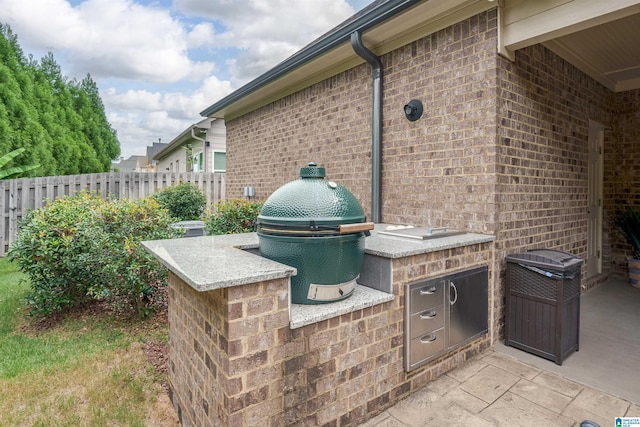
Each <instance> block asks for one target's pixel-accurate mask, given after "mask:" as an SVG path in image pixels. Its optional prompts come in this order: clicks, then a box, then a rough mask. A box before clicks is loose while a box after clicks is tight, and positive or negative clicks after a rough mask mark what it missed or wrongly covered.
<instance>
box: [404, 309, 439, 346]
mask: <svg viewBox="0 0 640 427" xmlns="http://www.w3.org/2000/svg"><path fill="white" fill-rule="evenodd" d="M444 315H445V310H444V304H442V305H439V306H438V307H433V308H428V309H426V310H422V311H420V312H418V313H414V314H412V315H411V317H410V319H409V322H410V324H409V329H410V335H411V338H412V339H413V338H416V337H419V336H421V335H424V334H427V333H429V332H432V331H435V330H436V329H440V328H442V327H443V326H444Z"/></svg>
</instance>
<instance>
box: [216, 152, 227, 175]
mask: <svg viewBox="0 0 640 427" xmlns="http://www.w3.org/2000/svg"><path fill="white" fill-rule="evenodd" d="M226 170H227V153H226V152H224V151H214V152H213V171H214V172H226Z"/></svg>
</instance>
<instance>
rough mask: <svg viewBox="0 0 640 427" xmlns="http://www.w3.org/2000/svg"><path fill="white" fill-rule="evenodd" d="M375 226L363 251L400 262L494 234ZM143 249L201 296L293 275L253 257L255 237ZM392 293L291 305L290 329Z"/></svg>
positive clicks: (362, 290)
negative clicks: (423, 234)
mask: <svg viewBox="0 0 640 427" xmlns="http://www.w3.org/2000/svg"><path fill="white" fill-rule="evenodd" d="M386 228H387V225H386V224H376V226H375V229H374V230H372V231H371V236H369V237H367V238H366V240H365V242H366V245H365V252H366V253H367V254H370V255H376V256H380V257H384V258H402V257H407V256H411V255H418V254H422V253H428V252H435V251H440V250H444V249H450V248H455V247H460V246H467V245H473V244H477V243H484V242H490V241H493V240H494V239H495V237H494V236H488V235H483V234H474V233H465V234H459V235H455V236H448V237H439V238H437V239H431V240H412V239H406V238H401V237H393V236H385V235H380V234H378V231H380V230H384V229H386ZM142 245H143V246H144V247H145V248H146V249H147V250H148V251H149V252H150V253H151V254H152V255H153V256H155V257H156V258H157V259H158V260H159V261H160V262H161V263H162V264H163V265H164V266H165V267H167V268H168V269H169V270H170V271H172V272H173V273H174V274H176V275H177V276H178V277H180V278H181V279H182V280H184V281H185V282H186V283H187V284H189V285H190V286H191V287H193V288H194V289H196V290H198V291H201V292H204V291H209V290H213V289H221V288H227V287H231V286H239V285H244V284H249V283H256V282H260V281H265V280H272V279H280V278H285V277H290V276H295V275H296V273H297V271H296V269H295V268H294V267H290V266H288V265H284V264H280V263H278V262H275V261H271V260H269V259H266V258H263V257H261V256H260V255H258V253H257V251H258V247H259V240H258V235H257V234H256V233H245V234H228V235H224V236H199V237H186V238H180V239H170V240H153V241H146V242H142ZM393 298H394V296H393V295H392V294H389V293H386V292H382V291H379V290H376V289H373V288H369V287H366V286H363V285H357V286H356V288H355V290H354V292H353V295H351V296H350V297H349V298H346V299H344V300H342V301H337V302H333V303H330V304H318V305H302V304H290V307H289V313H290V326H291V328H299V327H302V326H305V325H308V324H312V323H315V322H319V321H321V320H325V319H328V318H331V317H336V316H340V315H342V314H345V313H349V312H352V311H355V310H359V309H362V308H366V307H371V306H373V305H377V304H382V303H384V302H387V301H391V300H393Z"/></svg>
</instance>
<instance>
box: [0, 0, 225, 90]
mask: <svg viewBox="0 0 640 427" xmlns="http://www.w3.org/2000/svg"><path fill="white" fill-rule="evenodd" d="M52 17H55V18H53V19H52ZM1 20H4V21H6V22H7V23H9V25H11V27H12V30H13V31H14V33H16V34H17V35H18V39H19V41H20V43H21V44H22V45H24V46H27V47H29V46H33V47H37V48H39V49H45V50H51V51H54V52H60V53H62V55H63V57H64V60H65V61H66V62H68V63H69V64H71V73H72V74H73V75H74V76H82V75H86V73H91V75H92V76H94V77H95V78H101V77H117V78H121V79H126V80H143V81H147V82H161V83H167V82H176V81H179V80H182V79H189V80H194V81H195V80H199V79H202V78H204V77H206V76H208V75H210V74H211V72H212V71H213V69H214V63H213V62H210V61H202V62H196V61H192V60H191V59H189V57H188V50H187V49H188V47H189V44H188V39H189V33H188V32H187V30H186V29H185V28H184V26H183V24H182V23H181V22H180V21H178V20H177V19H174V18H173V17H172V16H171V14H170V13H169V11H168V10H165V9H160V8H155V7H150V6H143V5H141V4H138V3H135V2H133V1H132V0H86V1H84V2H83V3H80V4H79V5H78V6H76V7H71V5H70V4H69V3H68V2H67V1H65V0H0V21H1ZM203 30H204V28H198V29H197V31H198V33H202V32H203ZM198 33H196V35H197V34H198ZM56 59H57V60H58V61H60V57H59V56H58V55H56Z"/></svg>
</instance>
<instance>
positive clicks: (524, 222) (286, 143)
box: [169, 0, 640, 426]
mask: <svg viewBox="0 0 640 427" xmlns="http://www.w3.org/2000/svg"><path fill="white" fill-rule="evenodd" d="M404 3H411V4H412V5H414V6H415V7H416V8H420V7H421V6H424V5H425V4H427V3H428V5H433V7H434V9H437V8H438V7H442V8H443V9H441V10H440V11H439V13H440V15H439V16H447V17H448V18H447V19H449V20H453V22H448V23H447V24H446V25H444V24H442V22H443V19H439V20H435V21H434V24H433V27H429V28H433V29H434V30H433V31H426V30H425V32H426V34H424V35H420V36H419V37H412V36H411V35H410V36H406V37H405V38H399V41H397V43H396V44H397V46H394V47H393V48H392V49H388V51H385V52H384V53H382V54H380V55H379V58H380V61H381V63H382V68H383V86H384V90H383V92H382V94H383V98H382V101H383V102H382V104H383V106H382V157H381V158H382V163H381V177H382V185H381V214H382V215H381V216H382V221H381V222H383V223H388V224H414V225H429V226H433V227H440V226H446V227H451V228H456V229H463V230H467V231H470V232H474V233H481V234H487V235H493V236H495V241H492V242H491V243H482V244H478V245H474V246H469V247H467V248H465V249H452V250H447V251H441V252H438V253H434V254H426V255H416V256H412V257H407V258H402V259H394V260H393V283H394V288H393V294H394V295H396V299H394V300H393V301H391V302H387V303H384V304H381V305H379V306H375V307H371V308H367V309H363V310H359V311H354V312H352V313H350V314H347V315H342V316H340V317H336V318H333V319H329V320H323V321H321V322H318V323H315V324H312V325H307V326H304V327H303V328H300V329H291V328H289V327H288V325H287V312H286V304H285V298H286V293H287V282H286V280H280V279H279V280H274V281H272V282H261V283H257V284H251V285H246V286H240V287H237V288H235V287H234V288H228V289H222V290H215V291H208V292H196V291H194V290H192V289H190V288H189V287H188V286H187V285H185V283H183V281H182V279H181V278H179V277H177V276H175V275H172V276H171V279H170V300H171V299H172V300H173V305H172V304H171V303H170V313H169V323H170V334H171V331H174V333H175V335H174V336H173V337H171V335H170V342H171V354H170V359H171V367H170V370H171V373H170V376H171V378H172V385H173V387H174V388H176V390H178V391H177V392H176V394H180V393H181V394H180V397H178V398H176V399H174V401H177V402H178V403H177V406H179V408H180V411H183V412H184V411H189V414H184V415H185V416H184V417H182V416H181V419H190V420H192V422H194V423H195V424H198V425H200V424H202V425H206V424H207V423H210V424H211V425H216V423H223V424H228V425H273V426H279V425H334V426H344V425H357V424H358V423H359V422H362V421H364V420H366V419H367V418H369V417H370V416H372V415H374V414H375V413H377V412H379V411H381V410H383V409H384V408H386V407H388V406H389V405H390V404H392V403H393V402H395V401H397V400H399V399H401V398H403V397H405V396H407V395H408V394H410V393H411V392H413V391H415V390H417V389H419V388H420V387H422V386H424V385H425V384H427V383H428V382H429V381H431V380H433V379H435V378H437V377H438V376H440V375H442V374H443V373H445V372H447V371H448V370H450V369H452V368H454V367H456V366H458V365H460V364H461V363H462V362H464V360H467V359H468V358H469V357H471V356H473V355H474V354H477V353H478V352H481V351H483V350H485V349H486V348H488V347H489V346H491V345H492V344H493V343H495V341H496V340H497V339H499V337H500V336H501V335H502V331H503V325H504V320H503V317H504V297H505V270H506V266H505V261H504V259H505V256H506V255H508V254H510V253H517V252H522V251H525V250H527V249H532V248H543V247H544V248H552V249H558V250H564V251H568V252H571V253H573V254H575V255H577V256H579V257H581V258H583V259H586V258H587V256H588V253H587V252H588V250H589V248H588V246H589V244H588V239H589V236H588V217H587V210H588V199H589V197H588V191H589V174H590V156H593V153H592V152H591V153H590V150H589V143H588V141H589V138H590V126H591V124H592V123H600V124H602V125H603V129H604V136H603V140H604V145H603V150H602V152H601V154H598V155H600V156H602V159H603V165H604V167H603V178H602V183H601V185H602V194H603V199H602V201H601V206H602V210H603V222H602V226H601V232H600V234H601V237H602V253H601V254H600V256H601V259H602V270H601V272H599V273H598V274H594V275H592V276H591V277H589V278H587V277H586V276H587V273H586V268H583V270H582V272H583V281H582V283H583V288H584V289H585V290H586V289H587V288H589V287H590V286H592V285H594V284H595V283H599V282H601V281H603V280H604V279H605V278H606V277H608V276H610V275H613V274H625V270H624V268H625V261H624V259H625V256H626V255H627V254H628V253H629V248H628V247H627V246H626V245H625V244H624V242H621V241H620V238H619V237H618V236H617V235H616V234H615V233H614V231H613V230H612V228H611V225H610V222H611V218H612V217H613V215H614V214H615V212H616V211H617V210H618V209H620V207H621V206H625V205H640V190H639V188H640V186H639V185H638V178H636V177H637V176H638V175H640V172H637V170H640V169H639V168H637V167H636V164H635V162H636V161H635V156H634V154H635V152H636V151H638V152H640V148H639V147H640V146H639V145H638V138H639V137H640V114H639V111H640V89H638V88H629V89H625V90H619V91H617V90H612V89H611V88H610V87H607V86H606V85H604V84H602V83H601V82H599V81H598V80H596V79H595V78H593V77H592V76H591V75H590V74H589V73H587V72H585V71H583V70H581V69H580V68H578V67H577V66H575V65H572V63H571V62H569V61H568V60H567V59H564V58H563V57H562V56H560V55H559V54H557V53H555V52H554V50H552V49H551V48H550V47H549V46H547V45H544V44H540V43H530V44H528V45H525V46H519V45H518V43H517V42H513V45H512V46H516V47H517V48H516V49H514V50H513V51H512V52H510V54H511V58H507V57H505V56H504V55H503V54H504V53H505V52H502V54H501V53H499V51H500V46H501V39H502V38H505V37H506V38H509V37H511V38H512V39H517V37H516V36H514V35H513V33H509V32H507V33H506V34H505V25H504V23H502V22H501V19H503V18H501V13H502V12H503V11H504V10H503V9H505V8H506V6H508V5H509V3H513V4H515V5H518V4H520V5H522V4H524V3H527V2H517V1H513V2H509V1H507V2H504V1H503V2H497V3H498V4H499V6H496V5H494V4H493V3H490V2H484V1H464V0H459V1H458V0H456V1H453V0H449V1H435V2H434V1H430V2H424V1H422V2H421V1H407V2H401V1H393V0H387V1H378V2H375V3H374V4H373V5H372V6H371V7H370V8H369V9H367V10H365V11H364V12H363V13H362V14H360V16H365V17H366V14H367V13H369V12H370V11H372V10H373V11H374V12H375V8H376V7H378V6H384V5H389V4H392V5H395V4H398V5H399V4H404ZM505 3H506V6H505ZM529 3H534V2H529ZM555 3H558V5H559V6H558V7H559V8H561V7H562V6H567V5H569V6H571V4H572V3H574V2H572V1H562V0H557V1H555ZM589 3H590V4H592V2H590V1H589ZM619 3H623V2H622V1H618V0H616V1H612V2H607V5H608V7H612V8H614V7H617V5H618V4H619ZM627 3H628V2H627ZM454 4H455V5H456V7H458V9H456V10H452V11H451V13H450V14H447V13H446V11H447V10H448V9H446V8H447V7H451V8H453V6H452V5H454ZM463 6H465V7H466V8H464V7H463ZM514 7H515V6H514ZM633 10H634V13H640V10H638V9H637V8H635V9H633ZM411 11H412V9H410V8H409V9H407V13H406V14H402V13H400V12H398V15H396V14H395V13H396V12H393V13H391V15H390V16H387V17H385V19H384V20H381V21H376V22H374V23H373V24H372V25H373V26H374V27H375V25H384V23H385V22H393V23H394V25H393V26H394V27H395V28H399V27H401V26H402V22H403V20H405V21H406V22H407V23H410V22H411V20H412V19H414V17H415V16H416V15H418V13H415V14H413V15H412V13H411ZM463 12H464V13H463ZM398 16H399V17H398ZM454 18H455V19H454ZM394 20H396V21H394ZM397 20H400V21H399V22H398V21H397ZM348 25H349V23H345V24H343V25H342V26H341V27H338V28H346V27H348ZM390 25H391V24H390ZM407 25H408V24H407ZM369 28H372V27H369ZM336 31H337V30H336ZM331 34H332V33H330V34H329V36H328V37H329V38H330V37H331ZM384 35H385V36H387V38H388V39H389V40H392V41H393V40H394V39H393V37H391V36H390V35H389V34H388V33H384ZM365 36H366V33H365ZM380 37H381V38H383V37H382V36H380ZM407 37H409V38H407ZM365 42H366V37H365ZM390 43H391V42H390ZM346 50H348V48H347V49H346ZM344 52H345V50H344V49H343V50H340V48H338V47H337V48H335V50H333V51H331V52H329V53H324V52H323V53H322V54H323V55H325V54H326V55H334V56H340V55H343V56H344V57H341V59H340V60H339V61H338V60H336V65H335V72H334V73H331V72H329V71H327V70H326V69H325V70H321V71H322V72H318V73H316V75H314V76H312V77H310V78H309V80H308V82H309V84H303V83H301V82H300V81H292V83H291V84H290V85H288V86H287V84H286V82H287V79H288V78H291V79H294V80H295V78H296V76H295V75H293V76H292V77H291V76H289V77H287V76H288V75H287V73H282V75H281V76H280V75H277V73H275V74H276V75H275V77H274V78H272V79H271V80H269V81H266V80H265V83H264V85H263V86H258V87H255V88H253V90H252V91H249V90H246V91H245V90H242V89H240V90H239V91H238V93H237V94H232V95H230V97H228V98H225V99H224V100H222V101H220V102H218V103H216V104H214V105H212V106H211V107H210V108H208V109H207V110H205V111H204V112H203V114H205V115H209V116H211V117H217V118H224V119H225V123H226V138H227V139H226V141H227V165H228V168H227V180H226V185H227V188H226V192H227V193H226V194H227V195H228V196H229V197H242V196H243V189H244V187H246V186H252V187H254V188H255V195H256V198H258V199H266V198H267V197H268V196H269V195H270V194H271V193H272V192H273V191H275V190H276V189H277V188H279V187H280V186H282V185H283V184H285V183H287V182H289V181H292V180H294V179H296V178H297V177H298V171H299V169H300V167H301V166H304V165H306V164H307V163H308V162H310V161H314V162H317V163H318V164H321V165H323V166H324V167H325V168H326V171H327V177H328V178H329V179H331V180H334V181H337V182H339V183H340V184H342V185H344V186H345V187H347V188H348V189H349V190H350V191H351V192H352V193H353V194H354V195H355V196H356V197H357V198H358V199H359V201H360V202H361V204H362V205H363V207H364V208H365V212H366V214H367V216H368V217H371V215H372V210H373V207H372V198H373V197H372V194H371V187H372V145H371V133H372V130H371V128H372V113H371V103H372V85H373V82H372V79H371V74H372V71H371V66H369V65H368V64H366V63H362V62H363V61H362V60H359V61H355V62H354V61H353V60H349V59H347V56H346V54H345V53H344ZM507 53H509V52H507ZM351 56H356V54H355V53H353V52H352V53H351ZM294 59H295V57H294ZM300 67H304V64H303V65H300ZM301 69H302V68H301ZM272 74H273V73H272ZM292 74H295V73H292ZM272 77H273V75H272ZM283 81H284V82H285V83H282V82H283ZM271 86H273V87H274V89H273V90H272V91H271V92H269V87H271ZM265 87H266V89H265ZM412 99H418V100H420V101H422V103H423V105H424V113H423V115H422V117H421V118H420V119H419V120H417V121H408V120H407V119H406V118H405V115H404V111H403V106H404V105H405V104H406V103H407V102H408V101H409V100H412ZM486 264H488V265H489V271H490V273H489V280H490V284H489V295H490V297H489V305H490V311H489V313H490V317H491V318H490V322H489V323H490V327H489V329H490V334H489V335H487V336H484V337H482V338H479V339H477V340H475V341H473V342H471V343H468V344H467V345H465V346H464V347H463V348H460V349H457V350H456V351H455V352H452V353H451V354H449V355H447V356H446V357H445V356H443V357H442V358H438V359H437V360H435V361H433V363H430V364H429V365H427V366H425V367H423V368H421V369H419V370H416V371H414V372H409V373H407V372H404V371H403V369H402V366H401V364H402V348H401V347H402V344H401V336H402V335H401V334H402V321H403V320H402V313H403V310H404V307H403V299H402V298H403V289H404V285H406V284H407V283H409V282H411V281H412V280H416V279H422V278H426V277H430V276H434V275H439V274H443V273H449V272H453V271H456V270H459V269H461V268H463V266H466V267H469V266H478V265H486ZM587 279H588V280H587ZM193 325H195V327H194V326H193ZM211 343H212V344H211ZM209 347H211V348H209ZM212 420H213V421H212Z"/></svg>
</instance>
